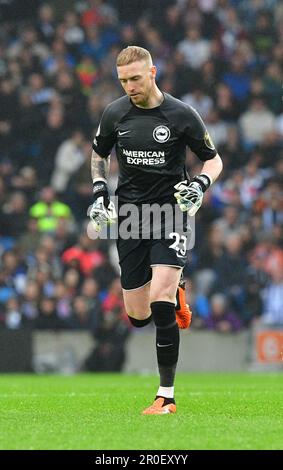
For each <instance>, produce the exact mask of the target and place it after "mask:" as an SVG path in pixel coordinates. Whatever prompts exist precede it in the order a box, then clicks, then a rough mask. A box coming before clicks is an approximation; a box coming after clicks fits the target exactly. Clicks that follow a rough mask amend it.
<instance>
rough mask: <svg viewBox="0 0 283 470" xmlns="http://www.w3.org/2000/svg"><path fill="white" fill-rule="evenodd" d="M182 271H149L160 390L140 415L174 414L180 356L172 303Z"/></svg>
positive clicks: (160, 268)
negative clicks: (175, 385) (176, 375)
mask: <svg viewBox="0 0 283 470" xmlns="http://www.w3.org/2000/svg"><path fill="white" fill-rule="evenodd" d="M181 271H182V269H181V268H178V267H172V266H164V265H158V266H153V267H152V280H151V288H150V306H151V312H152V318H153V321H154V323H155V326H156V352H157V362H158V369H159V375H160V386H159V389H158V391H157V394H156V399H155V401H154V404H153V405H152V406H150V407H149V408H147V409H146V410H144V412H143V414H165V413H174V412H175V411H176V405H175V401H174V380H175V372H176V366H177V362H178V356H179V341H180V339H179V328H178V325H177V322H176V313H175V300H176V291H177V287H178V284H179V281H180V276H181Z"/></svg>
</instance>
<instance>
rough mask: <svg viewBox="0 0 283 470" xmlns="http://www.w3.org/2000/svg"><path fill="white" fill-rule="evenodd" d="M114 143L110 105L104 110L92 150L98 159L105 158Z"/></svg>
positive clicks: (113, 117)
mask: <svg viewBox="0 0 283 470" xmlns="http://www.w3.org/2000/svg"><path fill="white" fill-rule="evenodd" d="M115 142H116V133H115V116H114V113H113V112H112V109H111V104H110V105H108V106H107V107H106V108H105V110H104V113H103V115H102V118H101V121H100V124H99V126H98V129H97V133H96V136H95V138H94V141H93V144H92V148H93V150H94V151H95V152H96V153H97V154H98V155H99V156H100V157H102V158H107V157H108V155H109V154H110V152H111V150H112V147H113V146H114V144H115Z"/></svg>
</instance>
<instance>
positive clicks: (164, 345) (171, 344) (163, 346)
mask: <svg viewBox="0 0 283 470" xmlns="http://www.w3.org/2000/svg"><path fill="white" fill-rule="evenodd" d="M157 346H158V347H159V348H167V347H168V346H173V343H170V344H159V343H157Z"/></svg>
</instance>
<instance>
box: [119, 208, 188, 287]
mask: <svg viewBox="0 0 283 470" xmlns="http://www.w3.org/2000/svg"><path fill="white" fill-rule="evenodd" d="M122 220H123V218H121V217H119V224H120V223H121V222H122ZM181 225H182V226H181V227H180V226H179V227H177V226H174V228H173V230H172V232H170V233H167V232H164V233H163V232H162V236H161V237H159V238H154V237H153V236H152V237H151V238H150V239H144V238H141V237H140V238H128V239H124V238H121V237H118V240H117V249H118V255H119V264H120V267H121V284H122V287H123V289H125V290H131V289H138V288H139V287H143V286H144V285H145V284H147V283H149V282H150V280H151V277H152V269H151V268H152V266H155V265H165V266H174V267H176V268H183V267H184V266H185V264H186V262H187V255H188V251H187V249H188V242H189V238H190V235H191V229H190V227H189V226H188V221H187V217H186V216H185V215H184V217H183V219H182V222H181Z"/></svg>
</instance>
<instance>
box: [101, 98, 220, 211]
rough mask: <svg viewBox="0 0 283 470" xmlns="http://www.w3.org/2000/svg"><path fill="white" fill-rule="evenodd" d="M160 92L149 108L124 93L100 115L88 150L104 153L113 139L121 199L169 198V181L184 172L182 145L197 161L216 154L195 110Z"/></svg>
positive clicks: (171, 187)
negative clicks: (155, 104)
mask: <svg viewBox="0 0 283 470" xmlns="http://www.w3.org/2000/svg"><path fill="white" fill-rule="evenodd" d="M163 95H164V100H163V102H162V103H161V104H160V106H158V107H155V108H152V109H143V108H139V107H137V106H135V105H134V104H133V103H132V102H131V100H130V98H129V97H128V96H127V95H126V96H123V97H122V98H119V99H117V100H115V101H113V102H112V103H110V104H109V105H108V106H107V107H106V108H105V111H104V113H103V115H102V119H101V122H100V125H99V128H98V131H97V135H96V137H95V139H94V142H93V150H94V151H95V152H96V153H97V154H98V155H99V156H101V157H103V158H107V157H108V155H109V154H110V152H111V149H112V148H113V146H114V145H115V148H116V155H117V159H118V163H119V170H120V174H119V182H118V187H117V190H116V195H118V197H119V200H120V201H121V202H130V203H150V202H157V201H162V202H165V201H166V200H168V201H169V200H172V199H173V194H174V185H175V184H176V183H178V182H179V181H182V180H184V179H185V178H186V176H185V158H186V146H188V147H189V148H190V149H191V150H192V151H193V152H194V153H195V154H196V155H197V157H198V158H199V159H200V160H202V161H205V160H210V159H212V158H213V157H215V155H216V154H217V151H216V150H215V147H214V145H213V143H212V142H211V140H210V137H209V134H208V132H207V130H206V127H205V125H204V123H203V121H202V119H201V117H200V116H199V114H198V113H197V112H196V111H195V110H194V109H193V108H192V107H191V106H188V105H186V104H185V103H183V102H182V101H180V100H178V99H176V98H174V97H173V96H171V95H169V94H168V93H163Z"/></svg>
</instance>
